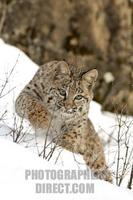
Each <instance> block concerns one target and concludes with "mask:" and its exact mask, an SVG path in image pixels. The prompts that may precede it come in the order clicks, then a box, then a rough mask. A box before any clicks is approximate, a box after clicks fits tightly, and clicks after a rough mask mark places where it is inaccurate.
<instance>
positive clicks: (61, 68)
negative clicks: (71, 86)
mask: <svg viewBox="0 0 133 200" xmlns="http://www.w3.org/2000/svg"><path fill="white" fill-rule="evenodd" d="M57 70H58V73H59V74H70V70H69V66H68V64H67V63H66V62H65V61H59V62H58V64H57Z"/></svg>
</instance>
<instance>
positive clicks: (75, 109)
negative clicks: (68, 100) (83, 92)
mask: <svg viewBox="0 0 133 200" xmlns="http://www.w3.org/2000/svg"><path fill="white" fill-rule="evenodd" d="M76 111H77V107H76V106H74V107H72V108H67V112H68V113H74V112H76Z"/></svg>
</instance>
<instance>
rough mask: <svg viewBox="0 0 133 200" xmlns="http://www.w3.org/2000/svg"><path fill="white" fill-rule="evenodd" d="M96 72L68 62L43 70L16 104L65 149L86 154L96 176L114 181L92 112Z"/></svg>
mask: <svg viewBox="0 0 133 200" xmlns="http://www.w3.org/2000/svg"><path fill="white" fill-rule="evenodd" d="M97 76H98V72H97V70H96V69H93V70H90V71H87V72H84V73H81V71H80V70H79V72H78V70H77V68H76V67H74V66H71V65H69V64H68V63H67V62H65V61H51V62H48V63H46V64H45V65H43V66H42V67H40V69H39V70H38V71H37V73H36V74H35V76H34V77H33V79H32V80H31V81H30V82H29V83H28V84H27V85H26V86H25V88H24V89H23V91H22V92H21V93H20V95H19V96H18V98H17V100H16V102H15V108H16V112H17V114H18V115H19V116H20V117H24V118H26V119H28V120H29V122H30V123H31V125H32V126H33V127H34V128H35V129H39V130H42V131H43V132H44V134H46V132H47V130H48V127H49V133H48V136H49V138H50V139H52V140H53V142H57V143H58V145H60V146H62V147H63V148H65V149H67V150H69V151H71V152H74V153H78V154H82V155H83V158H84V160H85V162H86V165H87V166H88V167H90V169H91V170H92V172H93V173H94V175H95V176H97V177H98V178H100V179H104V180H106V181H109V182H112V177H111V173H110V171H109V169H108V167H107V165H106V161H105V156H104V151H103V146H102V143H101V141H100V138H99V136H98V134H97V133H96V132H95V130H94V127H93V125H92V123H91V121H90V120H89V119H88V109H89V104H90V101H91V100H92V98H93V87H94V85H95V82H96V79H97Z"/></svg>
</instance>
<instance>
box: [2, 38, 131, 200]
mask: <svg viewBox="0 0 133 200" xmlns="http://www.w3.org/2000/svg"><path fill="white" fill-rule="evenodd" d="M37 69H38V66H37V65H36V64H35V63H34V62H32V61H31V60H30V59H29V58H28V56H26V55H25V54H24V53H23V52H22V51H20V50H19V49H17V48H16V47H13V46H11V45H9V44H5V43H4V42H3V41H2V40H0V118H1V116H2V114H3V113H4V112H5V110H6V111H7V112H6V113H5V114H4V116H3V117H2V120H0V198H1V199H4V200H6V199H9V198H10V199H12V198H13V199H14V200H15V199H18V198H19V199H20V200H21V199H32V200H33V199H43V198H44V197H45V196H46V194H36V193H35V191H34V187H35V181H31V180H30V181H26V180H25V179H24V173H25V169H39V170H40V169H51V170H52V169H56V170H58V169H64V170H65V169H69V170H73V169H75V170H85V169H86V165H85V163H84V161H83V159H82V157H81V156H79V155H73V154H72V153H70V152H68V151H66V150H63V151H62V150H61V149H58V148H57V150H55V152H54V154H53V156H52V158H51V159H50V161H49V162H48V161H46V160H44V159H42V157H38V154H39V153H40V152H41V151H42V149H43V145H44V139H43V137H42V135H36V134H34V132H33V130H32V128H31V127H30V125H29V124H28V123H27V122H26V121H24V123H23V126H24V128H23V130H22V132H23V133H25V134H24V136H23V137H22V138H20V140H18V141H17V142H18V143H19V144H21V145H18V144H16V143H13V142H12V141H13V130H14V129H16V130H17V131H19V128H20V124H21V121H20V119H19V118H18V117H17V116H16V114H15V110H14V102H15V99H16V97H17V96H18V94H19V93H20V91H21V90H22V89H23V88H24V86H25V85H26V84H27V83H28V82H29V81H30V80H31V79H32V77H33V76H34V74H35V73H36V71H37ZM6 80H8V81H7V84H6V85H5V88H4V90H3V92H2V94H1V88H2V87H3V86H2V85H4V83H5V81H6ZM1 97H2V98H1ZM89 117H90V119H91V120H92V122H93V124H94V126H95V129H96V131H97V132H98V133H99V135H100V136H101V137H102V139H103V143H104V144H105V154H106V159H107V162H108V164H109V165H110V168H111V170H112V172H116V167H117V151H118V146H117V142H116V140H117V137H118V132H119V124H121V127H122V128H121V130H120V133H121V135H122V147H121V148H122V149H121V155H120V156H121V158H122V159H121V160H120V170H122V164H123V162H124V157H125V153H126V149H125V144H124V142H123V141H125V140H124V139H125V133H126V136H130V141H128V142H129V143H128V145H129V152H131V151H132V144H133V132H132V130H133V118H132V117H126V116H118V115H115V114H112V113H108V112H105V113H103V112H101V105H99V104H98V103H96V102H94V101H92V103H91V106H90V111H89ZM3 118H4V119H3ZM127 125H128V126H127ZM128 127H129V130H128ZM127 130H128V131H127ZM109 139H111V142H110V143H109V145H107V144H106V143H107V141H108V140H109ZM9 140H10V141H9ZM24 147H26V148H24ZM50 147H51V146H50ZM47 153H48V152H47ZM58 157H59V158H58ZM57 158H58V159H57ZM132 160H133V158H132V157H131V158H130V164H131V163H132ZM55 163H56V164H55ZM130 167H131V165H129V169H128V171H127V173H126V176H125V179H124V181H123V187H121V188H120V187H117V186H115V185H111V184H109V183H107V182H104V181H99V180H95V181H94V184H95V192H94V194H78V195H76V194H67V195H65V194H64V195H63V194H55V193H54V194H50V195H49V194H48V195H47V199H53V198H54V199H60V198H62V195H63V199H66V198H68V197H69V199H74V198H75V197H76V198H77V196H78V198H79V199H81V198H82V199H88V195H89V197H90V198H91V199H92V200H93V199H113V198H115V199H116V198H118V197H119V198H126V199H131V198H133V193H132V192H131V191H129V190H127V189H125V187H126V186H127V182H128V180H129V172H130ZM89 181H90V180H89ZM39 182H40V180H39ZM45 182H48V181H47V180H45ZM64 182H65V180H64ZM76 182H78V183H81V182H82V180H77V181H76ZM83 182H84V183H85V182H86V180H83ZM114 183H115V178H114Z"/></svg>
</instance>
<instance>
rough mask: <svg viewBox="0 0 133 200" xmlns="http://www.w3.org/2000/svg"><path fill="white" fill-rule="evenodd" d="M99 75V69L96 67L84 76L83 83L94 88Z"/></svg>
mask: <svg viewBox="0 0 133 200" xmlns="http://www.w3.org/2000/svg"><path fill="white" fill-rule="evenodd" d="M97 77H98V71H97V70H96V69H92V70H90V71H88V72H86V73H85V74H83V76H82V81H83V83H84V84H85V85H86V86H87V88H88V89H89V88H93V86H94V85H95V82H96V80H97Z"/></svg>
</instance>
